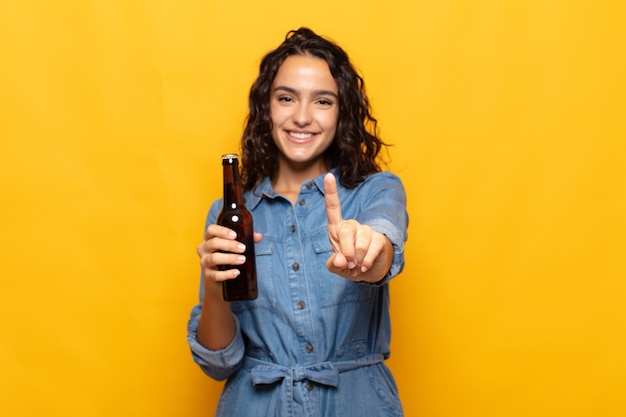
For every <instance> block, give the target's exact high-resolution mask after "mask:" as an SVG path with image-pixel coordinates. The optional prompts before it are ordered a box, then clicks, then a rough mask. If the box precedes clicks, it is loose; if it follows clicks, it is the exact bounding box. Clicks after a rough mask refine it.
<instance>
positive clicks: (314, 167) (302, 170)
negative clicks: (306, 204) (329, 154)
mask: <svg viewBox="0 0 626 417" xmlns="http://www.w3.org/2000/svg"><path fill="white" fill-rule="evenodd" d="M325 172H326V168H325V167H324V164H323V163H322V161H319V162H318V163H314V164H308V166H306V167H305V166H302V165H300V166H294V164H287V163H282V162H280V163H279V164H278V173H277V175H276V177H275V178H274V179H273V180H272V186H273V187H274V191H276V192H277V193H278V194H280V195H282V196H284V197H287V198H288V199H289V200H290V201H291V202H292V203H295V202H296V200H297V198H298V195H299V194H300V187H301V186H302V183H304V182H305V181H309V180H312V179H313V178H317V177H318V176H320V175H322V174H323V173H325Z"/></svg>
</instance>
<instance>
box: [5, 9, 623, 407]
mask: <svg viewBox="0 0 626 417" xmlns="http://www.w3.org/2000/svg"><path fill="white" fill-rule="evenodd" d="M624 22H626V6H625V3H624V2H623V1H621V0H614V1H609V0H593V1H592V0H588V1H582V0H581V1H577V0H529V1H514V0H511V1H493V0H475V1H461V0H447V1H446V0H441V1H439V0H437V1H434V0H428V1H426V0H411V1H409V0H407V1H393V0H390V1H383V2H381V1H376V2H374V1H372V2H363V1H357V0H352V1H343V2H342V1H337V0H332V1H330V0H320V1H315V2H309V1H306V2H305V1H293V0H292V1H284V0H274V1H265V2H263V1H256V0H245V1H241V2H235V1H233V2H227V1H215V0H213V1H208V0H206V1H200V0H178V1H164V0H160V1H146V0H143V1H142V0H81V1H79V0H75V1H71V0H59V1H54V2H53V1H43V0H42V1H36V0H20V1H18V0H13V1H11V0H0V61H1V62H0V139H1V152H0V191H1V196H2V204H1V205H0V217H1V219H2V232H1V240H0V242H1V246H0V256H1V262H0V279H1V280H2V281H1V288H0V332H1V333H0V335H1V336H0V337H1V339H0V398H1V399H0V415H2V416H7V417H9V416H10V417H18V416H57V415H58V416H64V417H74V416H96V417H97V416H118V417H124V416H207V415H212V413H213V411H214V408H215V404H216V400H217V396H218V393H219V390H220V388H221V384H220V383H217V382H213V381H211V380H209V379H208V378H206V377H205V376H204V375H203V374H202V373H201V372H200V370H199V369H198V368H197V367H196V366H195V365H194V364H193V362H192V360H191V357H190V354H189V351H188V347H187V345H186V342H185V336H186V329H185V327H186V321H187V316H188V313H189V309H190V308H191V307H192V305H193V304H194V303H195V302H196V300H197V295H196V294H197V290H198V272H199V271H198V267H197V259H196V258H197V257H196V255H195V247H196V244H197V243H198V242H199V240H200V238H201V235H202V226H203V224H204V216H205V213H206V210H207V208H208V206H209V204H210V202H211V201H212V200H213V199H214V198H216V197H218V196H219V195H220V193H221V185H220V184H221V183H220V181H221V171H220V163H219V156H220V155H221V154H222V153H224V152H228V151H233V150H236V149H237V144H238V138H239V135H240V133H241V128H242V125H243V119H244V117H245V113H246V103H247V92H248V88H249V86H250V84H251V82H252V81H253V79H254V77H255V74H256V71H257V66H258V63H259V60H260V58H261V55H262V54H264V53H265V52H266V51H268V50H269V49H271V48H273V47H275V46H276V45H278V43H280V41H281V40H282V39H283V36H284V34H285V33H286V32H287V30H289V29H292V28H297V27H299V26H301V25H307V26H310V27H312V28H313V29H314V30H316V31H318V32H319V33H322V34H325V35H328V36H330V37H331V38H333V39H334V40H336V41H337V42H338V43H339V44H341V45H342V46H343V47H344V48H345V49H346V50H347V51H348V52H349V53H350V54H351V56H352V58H353V60H354V62H355V63H356V65H357V66H358V68H359V69H360V70H361V72H362V73H363V74H364V76H365V79H366V84H367V87H368V90H369V93H370V96H371V99H372V102H373V106H374V112H375V116H376V117H378V119H379V122H380V125H381V129H382V135H383V137H384V139H386V140H387V141H388V142H390V143H393V144H394V147H392V148H391V150H390V158H391V163H390V169H391V170H392V171H394V172H396V173H397V174H398V175H400V176H401V178H402V179H403V181H404V183H405V185H406V187H407V190H408V197H409V212H410V216H411V223H410V230H409V233H410V239H409V243H408V246H407V252H406V257H407V267H406V271H405V273H404V274H403V275H402V276H401V277H400V278H399V279H397V280H395V281H394V282H393V283H392V297H393V302H392V310H393V311H392V313H393V333H394V339H393V344H392V350H393V353H392V358H391V359H390V361H389V365H390V367H391V368H392V370H393V371H394V373H395V375H396V377H397V380H398V384H399V388H400V393H401V397H402V399H403V402H404V406H405V411H406V415H407V416H409V417H412V416H427V417H457V416H480V417H514V416H520V417H521V416H535V417H543V416H546V417H548V416H550V417H555V416H559V417H561V416H562V417H578V416H585V417H598V416H600V417H618V416H624V415H626V401H625V400H624V392H625V391H626V359H625V353H626V221H625V220H624V213H625V212H626V197H625V191H626V174H625V168H624V160H625V157H626V146H625V145H624V140H625V139H626V128H625V122H624V120H625V119H626V104H625V102H626V98H625V97H626V82H625V78H626V77H625V74H626V52H625V51H626V29H625V26H624Z"/></svg>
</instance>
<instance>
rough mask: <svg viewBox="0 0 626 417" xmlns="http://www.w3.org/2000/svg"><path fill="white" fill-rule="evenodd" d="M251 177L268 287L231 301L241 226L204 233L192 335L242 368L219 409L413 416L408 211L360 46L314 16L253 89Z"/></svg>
mask: <svg viewBox="0 0 626 417" xmlns="http://www.w3.org/2000/svg"><path fill="white" fill-rule="evenodd" d="M249 107H250V109H249V115H248V120H247V125H246V128H245V131H244V134H243V138H242V144H241V145H242V172H241V178H242V181H243V184H244V189H245V200H246V206H247V208H248V210H250V211H251V213H252V216H253V219H254V227H255V254H256V262H257V281H258V286H259V296H258V298H257V299H256V300H253V301H238V302H231V303H227V302H225V301H223V300H222V298H221V285H222V282H223V281H225V280H228V279H232V278H235V277H236V275H237V272H238V271H237V270H235V269H232V270H227V271H220V270H219V268H218V266H219V265H237V264H241V263H243V262H245V258H244V257H243V256H242V255H241V253H243V251H244V248H243V247H242V246H241V244H239V243H238V242H237V241H236V240H235V237H236V236H235V234H234V232H232V231H231V230H229V229H227V228H225V227H221V226H218V225H216V224H215V220H216V217H217V214H218V213H219V211H220V209H221V204H222V203H221V200H217V201H215V202H214V203H213V205H212V206H211V209H210V211H209V214H208V218H207V228H206V232H205V235H204V240H203V241H202V243H200V245H199V246H198V250H197V251H198V255H199V257H200V264H201V268H202V280H201V288H200V301H201V303H200V304H199V305H197V306H196V307H194V308H193V310H192V313H191V319H190V320H189V326H188V342H189V345H190V346H191V350H192V354H193V358H194V360H195V362H196V363H197V364H198V365H200V367H201V368H202V370H203V371H204V372H205V373H206V374H208V375H209V376H211V377H212V378H215V379H217V380H223V379H226V378H228V381H227V383H226V385H225V387H224V391H223V393H222V396H221V398H220V401H219V405H218V408H217V412H216V415H217V416H238V417H254V416H262V417H267V416H281V417H282V416H339V417H351V416H355V417H356V416H358V417H364V416H401V415H403V414H402V407H401V405H400V401H399V398H398V392H397V388H396V385H395V382H394V379H393V377H392V376H391V374H390V372H389V370H388V368H387V367H386V366H385V364H384V363H383V361H384V360H385V359H386V358H387V357H388V356H389V342H390V335H391V328H390V317H389V285H388V283H389V280H390V279H391V278H393V277H394V276H396V275H398V274H399V273H400V272H401V271H402V269H403V267H404V242H405V241H406V238H407V224H408V215H407V212H406V195H405V192H404V188H403V186H402V183H401V182H400V180H399V178H398V177H397V176H395V175H393V174H391V173H388V172H382V171H381V168H380V167H379V164H378V162H377V158H378V154H379V152H380V150H381V149H382V148H383V146H384V143H383V142H382V141H381V140H380V139H379V137H378V135H377V128H376V119H374V118H373V117H372V116H371V114H370V107H369V101H368V98H367V96H366V94H365V87H364V83H363V79H362V78H361V77H360V76H359V75H358V74H357V72H356V71H355V69H354V67H353V66H352V65H351V63H350V61H349V58H348V56H347V55H346V53H345V52H344V51H343V50H342V49H341V48H340V47H339V46H337V45H336V44H335V43H333V42H331V41H329V40H327V39H325V38H323V37H320V36H318V35H316V34H315V33H314V32H312V31H311V30H309V29H307V28H301V29H299V30H297V31H291V32H289V33H288V34H287V37H286V39H285V41H284V42H283V43H282V44H281V45H280V46H279V47H278V48H277V49H275V50H274V51H272V52H270V53H268V54H267V55H266V56H265V57H264V59H263V61H262V63H261V67H260V72H259V76H258V78H257V80H256V81H255V83H254V84H253V86H252V88H251V91H250V98H249Z"/></svg>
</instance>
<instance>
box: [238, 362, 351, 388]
mask: <svg viewBox="0 0 626 417" xmlns="http://www.w3.org/2000/svg"><path fill="white" fill-rule="evenodd" d="M250 376H251V377H252V383H253V384H254V385H267V384H275V383H277V382H280V381H281V380H283V379H286V380H288V381H291V382H299V381H304V380H309V381H313V382H317V383H318V384H322V385H328V386H330V387H335V388H336V387H337V385H339V370H337V368H336V367H335V366H334V365H333V364H332V363H331V362H322V363H318V364H315V365H311V366H301V365H297V366H295V367H293V368H287V367H284V366H280V365H272V366H268V365H257V366H255V367H253V368H252V369H250Z"/></svg>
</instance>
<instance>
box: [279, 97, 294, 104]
mask: <svg viewBox="0 0 626 417" xmlns="http://www.w3.org/2000/svg"><path fill="white" fill-rule="evenodd" d="M278 101H281V102H284V103H289V102H291V101H293V99H292V98H291V97H289V96H280V97H278Z"/></svg>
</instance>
